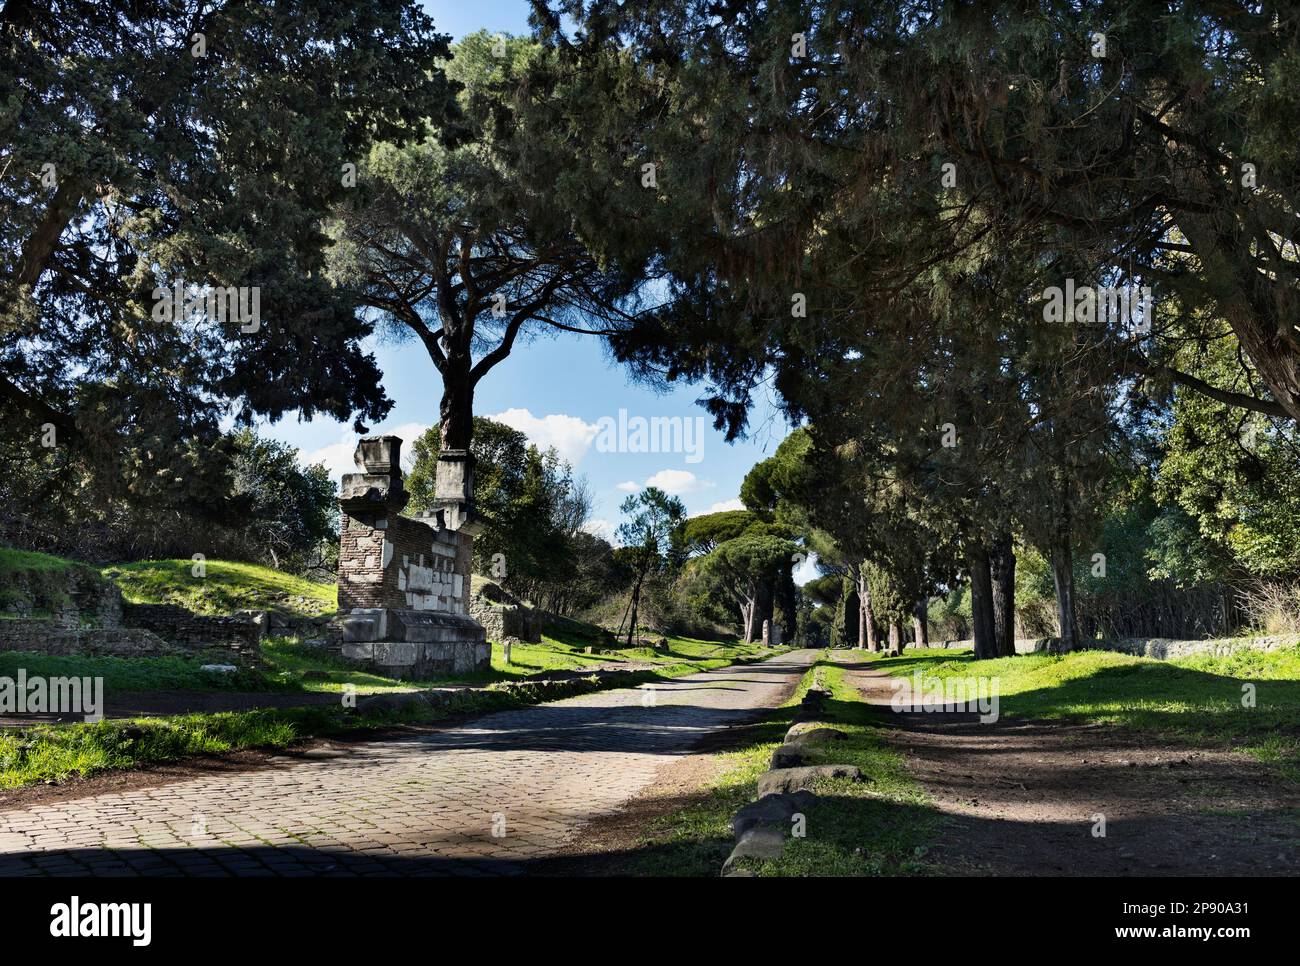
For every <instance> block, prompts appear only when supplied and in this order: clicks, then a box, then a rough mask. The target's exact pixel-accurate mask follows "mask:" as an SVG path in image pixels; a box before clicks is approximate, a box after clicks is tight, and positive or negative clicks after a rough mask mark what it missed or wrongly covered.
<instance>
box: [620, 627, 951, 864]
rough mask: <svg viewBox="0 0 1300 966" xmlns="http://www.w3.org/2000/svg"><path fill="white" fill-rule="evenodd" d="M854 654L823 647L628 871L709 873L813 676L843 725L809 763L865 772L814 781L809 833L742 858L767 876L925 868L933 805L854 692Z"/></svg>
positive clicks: (660, 826)
mask: <svg viewBox="0 0 1300 966" xmlns="http://www.w3.org/2000/svg"><path fill="white" fill-rule="evenodd" d="M857 660H859V657H858V656H857V655H854V654H848V655H844V654H841V653H837V654H836V655H835V656H834V657H830V656H827V655H824V656H823V657H822V658H821V659H819V660H818V661H817V662H816V664H814V665H813V667H812V668H811V669H809V671H808V673H807V674H805V675H804V677H803V679H802V680H801V681H800V682H799V685H798V687H796V689H795V692H794V694H793V695H792V696H791V698H790V700H789V701H787V702H786V703H785V704H783V705H781V707H780V708H777V709H775V710H774V711H773V712H772V713H770V714H769V715H768V716H767V717H766V718H764V719H763V720H762V721H761V722H760V723H759V724H757V725H756V726H754V727H753V728H752V729H751V731H750V734H749V735H748V738H747V741H746V743H745V745H744V747H742V748H739V749H737V750H734V751H730V752H726V753H724V754H722V755H721V757H722V758H723V759H724V760H725V762H726V768H725V770H724V771H723V772H722V774H721V775H720V776H719V777H718V778H717V779H716V780H714V782H713V783H711V785H710V786H709V788H708V789H707V793H706V795H705V797H704V798H703V800H702V801H700V802H698V803H697V804H694V805H691V806H689V807H687V808H684V809H682V810H680V811H677V812H674V813H672V814H669V815H665V816H663V817H661V818H660V819H658V820H656V821H655V822H653V823H652V824H651V825H650V827H649V828H648V829H647V830H646V834H645V836H644V837H643V839H642V840H641V842H639V843H638V850H637V851H638V854H637V856H636V857H635V858H634V859H633V861H632V864H631V868H630V870H629V871H631V872H632V873H633V874H637V875H656V876H658V875H664V876H716V875H717V874H718V872H719V870H720V869H721V867H722V863H723V862H724V861H725V860H726V858H727V855H728V854H729V853H730V851H731V849H732V846H733V845H734V844H735V840H734V837H733V835H732V829H731V819H732V816H733V815H735V813H736V811H737V810H739V809H740V808H741V807H742V806H744V805H745V804H747V803H748V802H751V801H753V800H754V798H755V795H756V787H757V782H758V778H759V776H760V775H762V774H763V772H765V771H767V770H768V765H769V763H770V760H771V756H772V752H773V750H775V749H776V747H777V746H778V745H780V744H781V741H782V739H783V738H784V736H785V732H786V731H787V730H788V729H789V727H790V724H791V723H792V722H793V720H794V717H795V714H796V712H797V706H798V704H799V702H800V701H801V700H802V699H803V695H804V694H805V693H806V692H807V690H808V688H809V687H810V686H811V684H812V682H813V680H814V677H815V676H819V677H820V681H821V684H822V686H823V687H825V688H827V689H828V690H830V692H831V700H829V701H828V702H827V703H826V711H825V714H824V718H825V720H826V721H827V722H829V723H831V724H833V725H834V727H836V728H838V729H839V730H841V731H844V732H846V733H847V734H848V736H849V737H848V739H847V740H845V741H839V742H835V743H834V744H833V745H832V746H831V747H830V748H828V749H827V750H826V751H825V752H824V761H813V762H810V763H811V764H820V763H826V764H847V765H857V766H858V768H860V769H861V770H862V773H863V775H864V776H865V778H866V780H865V781H862V782H852V781H846V780H839V779H832V780H826V781H823V782H820V783H819V784H818V786H817V787H816V789H815V791H816V792H817V795H818V801H817V803H816V805H815V806H813V807H812V808H810V809H809V810H808V812H807V813H806V820H807V822H806V832H807V834H806V836H805V837H803V838H792V839H791V840H790V841H789V843H787V845H786V849H785V852H784V853H783V854H782V856H781V858H780V859H777V860H774V861H765V862H747V863H746V864H747V865H748V866H749V867H750V868H751V869H752V870H753V871H755V872H757V873H758V874H759V875H764V876H812V875H849V876H861V875H900V874H903V875H906V874H915V873H918V872H921V871H922V868H923V867H922V863H921V859H922V857H923V856H924V854H925V850H926V847H927V844H928V842H929V841H930V840H931V838H932V837H933V834H934V830H935V829H936V828H937V824H938V813H937V812H936V811H935V810H934V809H933V808H932V807H931V806H930V804H929V801H928V799H927V798H926V796H925V793H924V791H923V790H922V789H921V787H920V786H919V785H917V784H916V783H915V782H914V781H912V780H911V778H910V777H909V776H908V775H907V772H906V769H905V767H904V763H903V760H902V757H901V756H900V755H898V754H897V753H896V752H894V751H893V750H891V749H890V748H889V747H888V746H887V745H886V744H885V742H884V741H883V740H882V738H881V729H880V727H879V722H878V719H877V718H876V717H875V715H874V712H873V711H872V710H871V708H870V707H869V706H868V705H866V704H865V703H864V702H863V701H862V700H861V698H860V696H859V695H858V692H857V689H856V688H854V687H853V685H852V684H851V683H850V681H849V679H848V677H847V671H848V670H849V669H850V668H851V666H852V664H853V663H856V661H857Z"/></svg>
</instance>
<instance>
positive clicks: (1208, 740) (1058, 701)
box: [874, 647, 1300, 781]
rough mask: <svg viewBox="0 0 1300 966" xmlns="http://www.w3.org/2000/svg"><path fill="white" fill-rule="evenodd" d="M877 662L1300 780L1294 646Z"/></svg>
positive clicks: (1299, 684)
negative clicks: (977, 683)
mask: <svg viewBox="0 0 1300 966" xmlns="http://www.w3.org/2000/svg"><path fill="white" fill-rule="evenodd" d="M874 663H875V664H877V665H878V666H880V667H881V668H882V669H884V670H887V671H889V672H890V673H891V674H895V675H908V676H910V675H912V674H914V673H915V672H917V671H920V672H921V676H922V682H923V684H924V682H925V681H928V680H933V679H945V678H954V677H961V678H966V677H972V676H976V677H989V678H997V679H998V693H999V695H1000V698H999V704H1000V708H999V711H1000V713H1001V714H1005V715H1009V716H1012V717H1021V718H1040V719H1063V720H1071V721H1087V722H1098V723H1103V724H1111V725H1118V726H1121V727H1126V728H1131V729H1133V730H1136V731H1146V732H1152V733H1157V734H1167V735H1174V736H1177V737H1179V738H1182V739H1184V740H1187V741H1191V742H1194V743H1201V744H1217V745H1226V746H1228V747H1230V748H1232V749H1235V750H1238V751H1243V752H1245V753H1247V754H1249V755H1251V756H1253V757H1254V758H1256V759H1258V760H1259V761H1261V762H1265V763H1267V764H1270V765H1275V766H1277V767H1278V770H1279V772H1280V773H1281V774H1282V775H1283V776H1284V777H1286V778H1287V779H1289V780H1291V781H1300V647H1296V648H1286V649H1282V650H1277V651H1249V650H1241V651H1235V652H1233V653H1231V654H1228V655H1223V656H1215V655H1195V656H1193V657H1186V658H1178V659H1174V660H1169V661H1159V660H1154V659H1151V658H1142V657H1133V656H1131V655H1127V654H1119V653H1116V652H1113V651H1077V652H1075V653H1073V654H1066V655H1060V656H1055V655H1050V654H1023V655H1020V656H1018V657H1010V658H997V659H994V660H987V661H976V660H974V658H973V656H972V655H969V654H965V655H960V656H957V655H954V654H953V652H952V651H945V650H941V649H933V650H931V649H920V650H908V651H907V652H906V653H905V654H904V655H903V656H901V657H896V658H876V659H875V660H874ZM1251 701H1253V706H1250V702H1251Z"/></svg>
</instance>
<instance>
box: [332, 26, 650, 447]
mask: <svg viewBox="0 0 1300 966" xmlns="http://www.w3.org/2000/svg"><path fill="white" fill-rule="evenodd" d="M540 56H542V51H541V49H540V48H539V47H538V46H537V45H536V44H533V43H530V42H528V41H526V40H522V39H506V38H496V37H491V36H489V35H487V34H486V33H479V34H474V35H471V36H470V37H467V38H465V39H464V40H463V41H461V42H460V43H459V44H457V45H456V47H455V49H454V54H453V56H452V59H451V60H450V61H448V62H446V64H445V70H446V72H447V74H448V76H449V77H450V78H451V79H452V80H454V81H455V82H457V83H458V84H460V85H461V90H460V94H459V99H460V100H459V103H460V106H461V121H460V127H459V128H458V138H457V141H456V142H455V144H454V145H450V146H449V145H448V144H447V143H446V142H445V141H444V140H442V139H439V138H429V139H426V140H424V141H422V142H419V143H416V144H412V145H408V146H406V147H397V146H393V145H380V146H378V147H377V148H375V149H374V150H373V151H372V152H371V153H370V155H369V157H368V158H366V159H365V162H364V164H363V165H362V167H361V170H360V172H359V175H358V177H359V179H360V180H361V182H362V187H363V189H364V190H362V191H360V192H358V194H357V196H356V198H355V201H354V203H352V204H349V205H346V206H344V207H342V208H340V209H339V211H338V218H337V221H336V223H335V226H334V231H335V235H336V238H337V240H338V246H337V247H336V249H335V251H334V261H333V270H334V273H335V275H336V277H337V278H338V279H339V280H340V282H341V283H342V284H345V285H347V286H349V287H350V288H351V289H352V290H353V291H355V293H356V296H357V298H358V299H359V300H360V301H361V302H362V303H363V304H364V305H366V306H368V307H369V308H370V309H372V310H373V311H374V312H375V313H377V315H378V317H379V318H380V319H382V322H383V324H384V326H385V327H386V328H387V329H388V330H389V331H390V332H393V333H396V334H398V335H399V336H403V337H407V338H412V339H414V340H415V341H416V342H417V343H418V344H419V346H420V347H421V348H422V349H423V351H424V353H425V354H426V355H427V356H428V358H429V361H430V363H431V364H432V366H433V367H434V368H435V369H436V370H437V372H438V374H439V375H440V376H441V379H442V397H441V401H440V404H439V413H438V415H439V426H440V432H441V437H442V438H441V449H442V451H443V452H444V453H448V452H453V451H461V452H464V451H467V450H469V448H470V443H471V440H472V436H473V404H474V393H475V389H476V387H477V386H478V384H479V382H480V381H481V380H482V379H483V378H484V377H485V376H486V375H487V374H488V372H490V371H491V370H492V369H493V368H494V367H495V366H497V365H498V364H499V363H501V362H502V361H503V360H504V359H506V358H507V357H508V356H509V355H510V354H511V352H513V351H515V350H516V349H517V348H518V347H519V346H521V345H523V344H524V343H525V342H526V341H527V340H528V339H530V338H532V337H535V336H538V335H543V334H548V335H554V334H558V333H564V332H572V333H586V334H595V335H608V334H611V333H613V332H614V331H617V330H618V329H621V328H624V327H626V326H628V325H630V324H632V322H633V321H634V306H635V304H636V292H637V287H638V286H639V285H640V284H642V277H641V275H640V274H638V273H636V272H630V271H629V272H626V273H622V272H614V271H609V270H606V269H605V268H604V267H603V266H602V264H601V263H600V262H599V261H598V259H597V258H596V257H595V256H594V255H593V254H592V253H591V252H590V251H589V250H588V249H587V247H586V246H584V244H583V243H582V242H581V241H580V240H579V239H578V237H577V236H576V234H575V233H574V231H573V230H572V224H571V221H572V216H571V214H570V213H569V211H568V210H567V208H566V205H565V201H566V199H565V198H564V196H563V195H562V194H559V193H557V192H556V190H555V187H554V185H555V179H556V178H557V177H558V170H559V169H562V168H563V165H564V159H565V155H564V153H563V151H562V150H561V146H560V145H559V144H557V143H556V142H555V141H554V132H553V131H551V130H550V128H549V125H548V124H547V122H546V118H547V110H548V105H547V104H545V103H538V99H539V98H544V96H545V95H544V92H542V93H538V92H537V91H536V90H535V89H534V88H531V87H529V86H528V85H527V84H525V83H524V82H523V78H524V76H525V74H526V71H527V70H528V68H529V65H530V62H531V61H533V60H535V59H536V58H538V57H540ZM545 182H549V184H548V185H547V186H546V187H545V188H541V187H538V184H539V183H545Z"/></svg>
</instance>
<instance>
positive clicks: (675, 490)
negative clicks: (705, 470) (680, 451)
mask: <svg viewBox="0 0 1300 966" xmlns="http://www.w3.org/2000/svg"><path fill="white" fill-rule="evenodd" d="M645 485H646V486H655V487H658V488H659V489H661V490H663V491H664V492H665V493H671V494H672V495H674V496H683V495H685V494H687V493H698V492H699V491H700V490H707V489H708V488H709V487H711V486H713V485H714V484H713V483H712V482H710V481H709V480H701V479H700V478H699V477H697V476H696V475H695V474H694V473H692V472H691V471H690V470H660V471H659V472H658V473H656V474H655V475H654V476H652V477H650V478H649V479H648V480H646V481H645Z"/></svg>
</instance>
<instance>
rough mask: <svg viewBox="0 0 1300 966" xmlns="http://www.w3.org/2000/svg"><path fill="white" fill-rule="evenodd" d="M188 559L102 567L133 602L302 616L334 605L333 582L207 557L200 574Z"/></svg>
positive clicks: (205, 610)
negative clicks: (280, 612)
mask: <svg viewBox="0 0 1300 966" xmlns="http://www.w3.org/2000/svg"><path fill="white" fill-rule="evenodd" d="M193 568H194V561H192V560H140V561H136V562H135V563H126V564H114V565H113V566H111V567H105V568H103V570H102V571H101V573H102V574H103V575H104V576H105V577H107V578H108V579H110V580H112V581H113V582H115V583H116V584H117V585H118V587H120V588H121V590H122V595H123V596H124V597H125V598H126V599H127V600H128V601H130V602H132V603H135V604H179V605H180V606H182V607H186V608H189V609H190V610H192V611H194V612H195V613H197V614H209V615H216V614H229V613H232V612H233V611H237V610H278V611H283V612H286V613H292V614H297V615H300V616H306V617H318V616H322V615H326V614H332V613H334V612H335V611H336V610H337V609H338V594H337V590H336V588H335V586H334V585H333V584H318V583H315V582H313V581H310V580H304V579H303V578H301V577H295V576H293V575H292V574H287V573H283V572H281V571H279V570H273V569H271V568H270V567H262V566H259V565H257V564H250V563H237V562H234V561H228V560H208V561H206V562H205V563H204V568H205V573H204V576H203V577H196V576H194V573H193Z"/></svg>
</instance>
